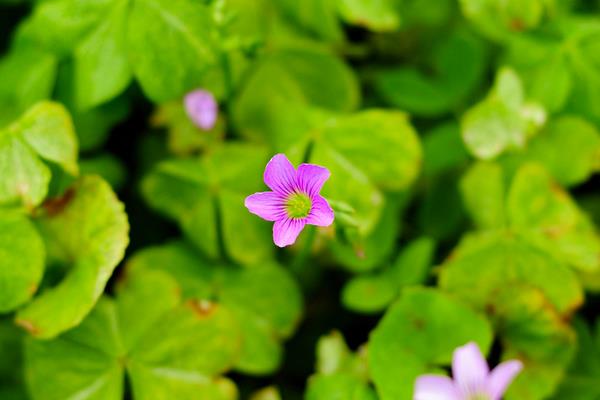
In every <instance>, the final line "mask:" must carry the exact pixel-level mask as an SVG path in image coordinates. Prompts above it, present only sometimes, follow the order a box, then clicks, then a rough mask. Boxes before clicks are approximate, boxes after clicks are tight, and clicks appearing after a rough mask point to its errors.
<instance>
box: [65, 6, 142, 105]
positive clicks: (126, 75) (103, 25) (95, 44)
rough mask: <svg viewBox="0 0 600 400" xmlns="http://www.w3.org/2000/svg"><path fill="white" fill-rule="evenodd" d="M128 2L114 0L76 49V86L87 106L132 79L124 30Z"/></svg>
mask: <svg viewBox="0 0 600 400" xmlns="http://www.w3.org/2000/svg"><path fill="white" fill-rule="evenodd" d="M127 12H128V3H127V2H126V1H117V2H116V4H115V5H114V6H113V8H112V10H111V11H110V13H109V14H108V15H106V18H105V19H103V20H102V21H101V22H100V23H99V24H98V26H97V27H96V28H95V29H94V31H93V32H92V33H90V34H89V35H88V36H87V37H86V38H85V39H84V40H83V41H82V42H81V43H80V44H79V45H78V46H77V48H76V50H75V55H74V57H75V81H76V84H75V88H76V90H77V93H76V99H77V103H78V105H79V108H80V109H82V110H86V109H89V108H92V107H94V106H97V105H99V104H102V103H104V102H106V101H107V100H110V99H112V98H113V97H115V96H117V95H118V94H119V93H121V92H122V91H123V90H124V89H125V88H126V87H127V85H128V84H129V82H130V81H131V79H132V72H131V67H130V65H129V59H128V56H127V49H126V43H125V33H126V29H127Z"/></svg>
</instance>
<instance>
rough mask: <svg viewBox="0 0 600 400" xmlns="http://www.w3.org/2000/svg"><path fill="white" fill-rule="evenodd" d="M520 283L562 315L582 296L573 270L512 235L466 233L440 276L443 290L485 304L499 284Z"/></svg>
mask: <svg viewBox="0 0 600 400" xmlns="http://www.w3.org/2000/svg"><path fill="white" fill-rule="evenodd" d="M482 265H484V266H485V268H482ZM519 283H521V284H526V285H530V286H532V287H535V288H537V289H538V290H540V291H541V292H542V293H543V294H544V295H545V296H546V297H547V301H548V302H549V303H550V304H551V305H553V306H554V307H555V308H556V309H557V310H558V311H559V312H560V313H567V312H569V311H571V310H574V309H576V308H577V307H578V306H579V304H581V302H582V300H583V292H582V289H581V286H580V284H579V282H578V281H577V277H576V275H575V274H574V273H573V271H572V270H571V269H569V268H568V267H567V266H566V265H565V264H563V263H561V262H560V261H559V260H556V259H555V258H553V257H552V256H551V255H549V254H548V253H546V252H544V251H541V250H539V249H537V248H535V247H532V246H531V245H530V244H528V243H527V242H526V241H525V240H523V238H521V237H518V236H515V235H514V234H511V233H503V232H486V233H479V234H473V235H470V236H466V238H465V239H463V241H462V242H461V244H460V245H459V247H458V248H457V249H455V250H454V252H453V257H452V259H451V260H449V262H447V263H446V264H445V266H444V268H443V269H442V272H441V275H440V286H441V287H442V288H444V289H447V290H450V291H452V292H455V293H457V294H459V295H460V296H461V297H462V298H463V299H465V300H466V301H468V302H469V303H472V304H474V305H477V306H479V307H482V308H483V307H485V304H487V302H489V301H490V300H492V299H493V297H494V293H496V292H497V291H498V290H499V288H504V287H510V286H511V285H516V284H519Z"/></svg>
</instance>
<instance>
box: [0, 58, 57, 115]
mask: <svg viewBox="0 0 600 400" xmlns="http://www.w3.org/2000/svg"><path fill="white" fill-rule="evenodd" d="M56 64H57V60H56V58H55V57H54V56H53V55H52V54H49V53H47V52H44V51H43V50H39V49H35V48H32V47H24V48H19V49H16V50H14V51H12V52H10V53H8V54H7V55H5V56H4V57H3V58H2V59H0V76H1V77H2V79H1V80H0V126H4V125H5V124H8V123H10V122H11V121H13V120H14V119H16V118H18V117H19V116H20V115H21V114H22V113H23V112H25V111H26V110H27V108H29V107H31V106H32V105H34V104H35V103H36V102H38V101H40V100H44V99H46V98H48V97H49V96H50V94H51V93H52V89H53V87H54V80H55V79H56V67H57V66H56Z"/></svg>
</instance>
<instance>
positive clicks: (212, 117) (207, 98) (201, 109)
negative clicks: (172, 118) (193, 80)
mask: <svg viewBox="0 0 600 400" xmlns="http://www.w3.org/2000/svg"><path fill="white" fill-rule="evenodd" d="M183 103H184V106H185V111H186V113H187V115H188V117H190V119H191V120H192V122H193V123H194V125H196V126H197V127H198V128H200V129H202V130H205V131H208V130H211V129H212V128H213V127H214V126H215V123H216V122H217V116H218V115H219V105H218V104H217V101H216V100H215V97H214V96H213V95H212V93H210V92H209V91H206V90H202V89H198V90H194V91H192V92H189V93H188V94H186V95H185V98H184V100H183Z"/></svg>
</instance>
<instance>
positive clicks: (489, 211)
mask: <svg viewBox="0 0 600 400" xmlns="http://www.w3.org/2000/svg"><path fill="white" fill-rule="evenodd" d="M504 180H505V178H504V172H503V171H502V167H501V166H500V165H498V164H495V163H488V162H483V161H480V162H478V163H475V164H473V166H472V167H471V168H470V169H469V170H468V171H467V173H466V174H465V175H464V176H463V177H462V179H461V181H460V190H461V194H462V197H463V201H464V203H465V208H466V209H467V210H469V213H470V214H471V218H473V220H474V222H475V225H477V227H478V228H480V229H494V228H501V227H503V226H505V225H506V210H505V208H506V188H505V182H504Z"/></svg>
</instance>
